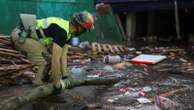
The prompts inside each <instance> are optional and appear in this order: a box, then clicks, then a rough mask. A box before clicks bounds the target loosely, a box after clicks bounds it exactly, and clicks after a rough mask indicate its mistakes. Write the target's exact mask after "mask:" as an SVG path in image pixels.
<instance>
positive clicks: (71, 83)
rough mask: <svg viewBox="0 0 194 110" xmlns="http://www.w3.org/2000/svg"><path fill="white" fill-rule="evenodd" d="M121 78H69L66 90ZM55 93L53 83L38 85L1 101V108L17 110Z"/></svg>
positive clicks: (65, 84) (65, 82) (108, 82)
mask: <svg viewBox="0 0 194 110" xmlns="http://www.w3.org/2000/svg"><path fill="white" fill-rule="evenodd" d="M120 80H121V78H110V79H103V78H102V79H101V78H98V79H74V78H68V79H65V80H63V84H64V89H63V91H64V90H66V89H69V88H73V87H77V86H81V85H107V84H114V83H116V82H118V81H120ZM54 93H55V90H54V87H53V85H52V84H47V85H43V86H40V87H36V88H34V89H33V90H30V91H28V92H26V93H24V94H23V95H21V96H15V97H11V98H9V99H7V100H5V101H2V102H0V108H1V109H2V110H17V109H19V108H21V107H22V106H24V105H27V104H29V103H30V102H32V101H34V100H37V99H39V98H44V97H47V96H49V95H52V94H54Z"/></svg>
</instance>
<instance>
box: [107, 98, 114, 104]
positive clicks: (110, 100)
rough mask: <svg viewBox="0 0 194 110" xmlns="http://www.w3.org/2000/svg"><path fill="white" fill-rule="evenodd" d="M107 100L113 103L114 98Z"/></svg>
mask: <svg viewBox="0 0 194 110" xmlns="http://www.w3.org/2000/svg"><path fill="white" fill-rule="evenodd" d="M107 101H108V102H110V103H113V102H114V101H115V100H114V99H108V100H107Z"/></svg>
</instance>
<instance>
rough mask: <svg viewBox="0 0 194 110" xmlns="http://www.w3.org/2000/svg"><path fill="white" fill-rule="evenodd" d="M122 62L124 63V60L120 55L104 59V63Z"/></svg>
mask: <svg viewBox="0 0 194 110" xmlns="http://www.w3.org/2000/svg"><path fill="white" fill-rule="evenodd" d="M121 61H122V58H121V57H120V56H119V55H115V56H110V55H107V56H105V57H104V59H103V62H104V63H119V62H121Z"/></svg>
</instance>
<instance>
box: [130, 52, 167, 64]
mask: <svg viewBox="0 0 194 110" xmlns="http://www.w3.org/2000/svg"><path fill="white" fill-rule="evenodd" d="M166 58H167V57H166V56H161V55H148V54H142V55H139V56H137V57H135V58H133V59H132V60H131V62H133V63H140V64H156V63H158V62H160V61H162V60H164V59H166Z"/></svg>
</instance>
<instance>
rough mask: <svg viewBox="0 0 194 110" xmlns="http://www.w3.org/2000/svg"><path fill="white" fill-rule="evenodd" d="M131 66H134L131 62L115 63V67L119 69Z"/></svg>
mask: <svg viewBox="0 0 194 110" xmlns="http://www.w3.org/2000/svg"><path fill="white" fill-rule="evenodd" d="M131 66H132V64H131V63H129V62H121V63H118V64H115V65H114V66H113V67H114V68H116V69H119V70H123V69H126V68H127V67H131Z"/></svg>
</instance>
